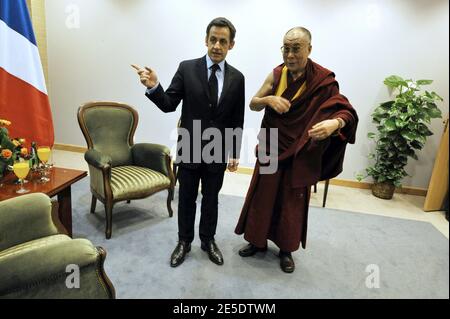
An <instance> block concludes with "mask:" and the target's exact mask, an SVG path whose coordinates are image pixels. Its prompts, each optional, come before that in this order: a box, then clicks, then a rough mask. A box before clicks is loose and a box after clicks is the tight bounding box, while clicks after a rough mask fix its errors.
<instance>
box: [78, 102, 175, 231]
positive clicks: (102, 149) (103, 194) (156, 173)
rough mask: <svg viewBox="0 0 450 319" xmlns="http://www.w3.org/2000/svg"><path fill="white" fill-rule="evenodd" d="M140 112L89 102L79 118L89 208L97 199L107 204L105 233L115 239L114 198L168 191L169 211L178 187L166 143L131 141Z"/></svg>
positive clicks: (129, 108)
mask: <svg viewBox="0 0 450 319" xmlns="http://www.w3.org/2000/svg"><path fill="white" fill-rule="evenodd" d="M138 119H139V116H138V113H137V112H136V110H135V109H134V108H132V107H131V106H129V105H126V104H121V103H116V102H91V103H87V104H84V105H82V106H81V107H80V108H79V109H78V123H79V125H80V128H81V130H82V132H83V135H84V137H85V139H86V142H87V145H88V151H87V152H86V154H85V156H84V158H85V159H86V161H87V162H88V165H89V175H90V188H91V192H92V204H91V213H94V212H95V206H96V202H97V199H98V200H100V201H101V202H102V203H103V204H104V205H105V212H106V230H105V235H106V238H107V239H109V238H111V232H112V209H113V206H114V204H115V203H117V202H120V201H127V202H128V203H130V200H133V199H142V198H146V197H148V196H150V195H152V194H154V193H156V192H159V191H162V190H168V197H167V210H168V211H169V217H172V215H173V212H172V207H171V200H172V199H173V191H174V187H175V180H174V174H173V171H172V169H171V157H170V150H169V149H168V148H167V147H166V146H163V145H159V144H148V143H139V144H134V143H133V137H134V133H135V131H136V127H137V124H138Z"/></svg>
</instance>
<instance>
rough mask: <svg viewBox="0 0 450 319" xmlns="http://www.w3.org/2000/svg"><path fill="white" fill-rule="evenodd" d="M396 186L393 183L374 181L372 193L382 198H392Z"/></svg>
mask: <svg viewBox="0 0 450 319" xmlns="http://www.w3.org/2000/svg"><path fill="white" fill-rule="evenodd" d="M394 191H395V186H394V184H391V183H374V184H373V185H372V194H373V195H374V196H375V197H378V198H382V199H392V196H394Z"/></svg>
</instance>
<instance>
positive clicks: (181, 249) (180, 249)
mask: <svg viewBox="0 0 450 319" xmlns="http://www.w3.org/2000/svg"><path fill="white" fill-rule="evenodd" d="M190 251H191V243H188V242H185V241H182V240H180V241H179V242H178V245H177V247H175V250H174V251H173V253H172V256H170V266H172V267H176V266H179V265H181V264H182V263H183V261H184V257H186V254H187V253H188V252H190Z"/></svg>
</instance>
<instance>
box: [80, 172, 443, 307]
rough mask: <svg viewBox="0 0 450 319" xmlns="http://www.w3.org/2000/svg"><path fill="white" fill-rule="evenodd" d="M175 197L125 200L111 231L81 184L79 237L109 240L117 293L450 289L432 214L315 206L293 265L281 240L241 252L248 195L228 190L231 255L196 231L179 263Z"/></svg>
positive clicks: (223, 205) (439, 293) (270, 294)
mask: <svg viewBox="0 0 450 319" xmlns="http://www.w3.org/2000/svg"><path fill="white" fill-rule="evenodd" d="M166 196H167V192H161V193H158V194H155V195H154V196H152V197H149V198H147V199H145V200H138V201H132V202H131V204H126V203H119V204H117V205H116V206H115V208H114V211H113V233H112V238H111V239H110V240H106V239H105V237H104V228H105V214H104V209H103V206H102V205H101V203H98V205H97V210H96V213H95V214H89V208H90V200H91V194H90V192H89V185H88V179H87V178H85V179H83V180H82V181H80V182H78V183H76V184H75V185H73V188H72V201H73V204H72V206H73V223H74V225H73V232H74V237H75V238H88V239H89V240H91V241H92V242H93V244H94V245H96V246H102V247H104V248H105V249H106V251H107V253H108V255H107V258H106V262H105V270H106V273H107V274H108V276H109V277H110V279H111V281H112V282H113V284H114V286H115V288H116V293H117V298H143V299H147V298H149V299H169V298H170V299H171V298H175V299H178V298H194V299H197V298H198V299H201V298H209V299H214V298H235V299H244V298H251V299H252V298H257V299H265V298H275V299H278V298H287V299H291V298H292V299H307V298H449V242H448V239H447V238H445V237H444V236H443V235H442V234H441V233H440V232H439V231H438V230H436V229H435V228H434V227H433V226H432V225H431V224H429V223H425V222H418V221H409V220H403V219H397V218H389V217H383V216H376V215H368V214H359V213H351V212H345V211H338V210H332V209H324V208H316V207H312V208H311V209H310V215H309V216H310V217H309V225H308V242H307V247H306V250H303V249H300V250H299V251H297V252H295V253H294V254H293V257H294V260H295V263H296V270H295V272H294V273H292V274H286V273H283V272H282V271H281V269H280V267H279V259H278V257H277V256H276V255H277V253H278V249H277V247H276V246H275V245H273V244H272V243H269V250H268V251H267V252H266V253H258V254H257V255H255V256H253V257H248V258H242V257H240V256H239V255H238V250H239V249H240V248H241V247H242V246H243V245H244V244H245V241H244V240H243V238H242V237H241V236H237V235H235V234H234V232H233V231H234V227H235V224H236V221H237V219H238V216H239V213H240V209H241V207H242V204H243V201H244V199H243V198H242V197H236V196H228V195H220V198H219V223H218V229H217V235H216V242H217V243H218V245H219V247H220V248H221V250H222V253H223V255H224V260H225V264H224V265H223V266H217V265H215V264H213V263H212V262H210V261H209V259H208V256H207V254H206V253H205V252H203V251H202V250H201V249H200V240H199V239H198V233H196V239H195V240H194V242H193V245H192V250H191V252H190V253H189V254H188V256H187V258H186V260H185V261H184V263H183V264H182V265H180V266H179V267H177V268H171V267H170V266H169V258H170V254H171V253H172V250H173V249H174V248H175V245H176V242H177V197H175V200H174V201H173V203H172V206H173V209H174V217H173V218H169V217H168V213H167V209H166ZM200 199H201V195H200V194H199V198H198V205H197V207H198V209H199V207H200ZM198 217H199V211H198V215H197V227H196V232H198V220H199V218H198ZM374 276H377V277H374Z"/></svg>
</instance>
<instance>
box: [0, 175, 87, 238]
mask: <svg viewBox="0 0 450 319" xmlns="http://www.w3.org/2000/svg"><path fill="white" fill-rule="evenodd" d="M85 176H87V172H86V171H79V170H74V169H68V168H60V167H53V168H52V169H51V170H50V175H49V176H48V177H50V181H49V182H47V183H44V184H41V183H39V182H38V180H39V177H40V176H38V175H37V173H32V174H30V175H28V177H27V179H28V180H29V182H28V183H26V184H24V187H25V188H26V189H29V190H30V192H28V193H27V194H31V193H44V194H47V195H48V196H49V197H54V196H57V199H58V217H59V220H60V221H61V223H62V225H63V226H64V227H65V229H66V230H67V233H68V235H69V236H70V237H72V193H71V185H72V184H73V183H75V182H77V181H79V180H80V179H82V178H84V177H85ZM16 180H17V178H16V176H15V175H14V174H13V173H11V172H10V173H9V174H8V175H6V176H5V177H4V178H3V180H2V183H3V186H2V187H0V201H2V200H6V199H10V198H14V197H17V196H21V195H24V194H17V193H16V190H17V189H18V188H19V185H17V184H14V182H15V181H16Z"/></svg>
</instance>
